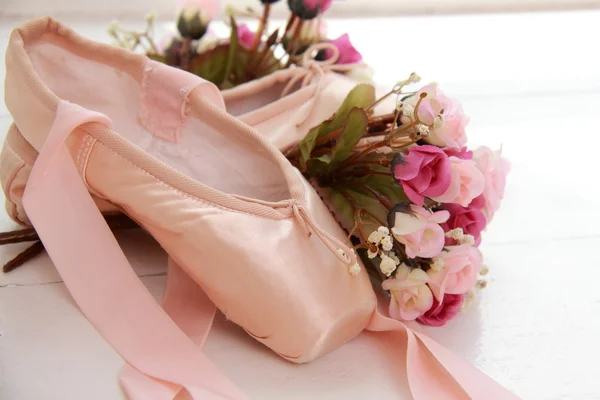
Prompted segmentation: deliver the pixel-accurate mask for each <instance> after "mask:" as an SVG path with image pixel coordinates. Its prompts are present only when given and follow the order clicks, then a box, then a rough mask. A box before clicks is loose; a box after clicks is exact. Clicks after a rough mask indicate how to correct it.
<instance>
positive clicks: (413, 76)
mask: <svg viewBox="0 0 600 400" xmlns="http://www.w3.org/2000/svg"><path fill="white" fill-rule="evenodd" d="M420 81H421V77H420V76H419V74H417V73H416V72H413V73H412V74H410V76H409V77H408V83H418V82H420Z"/></svg>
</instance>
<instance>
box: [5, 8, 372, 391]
mask: <svg viewBox="0 0 600 400" xmlns="http://www.w3.org/2000/svg"><path fill="white" fill-rule="evenodd" d="M5 93H6V103H7V107H8V109H9V111H10V113H11V115H12V116H13V118H14V121H15V125H16V126H17V127H18V128H19V132H20V133H21V135H22V136H23V138H25V140H26V142H24V141H22V140H21V139H20V138H19V136H20V135H18V134H16V132H15V131H14V130H12V131H11V133H10V134H9V137H8V138H7V142H6V145H5V148H4V155H3V157H2V159H3V161H2V168H4V166H5V165H8V164H10V163H15V162H17V160H16V158H18V157H14V158H12V159H11V158H10V157H11V155H10V154H11V149H12V148H13V147H18V148H19V149H21V150H22V149H24V148H26V149H27V151H28V152H29V153H30V155H31V157H30V159H29V160H27V161H25V160H23V163H24V165H25V164H26V165H28V167H27V168H32V171H31V174H30V176H29V177H28V181H27V184H26V186H25V187H19V188H17V187H15V186H13V185H14V180H13V183H12V184H11V183H10V179H3V183H4V184H5V186H7V188H5V190H6V193H7V194H8V195H9V196H8V197H7V198H8V199H9V200H8V201H11V200H10V193H13V192H15V191H17V190H23V189H24V192H25V194H24V196H23V209H17V210H16V211H15V212H14V213H13V216H15V217H17V218H18V219H20V220H22V221H23V222H26V221H27V220H29V221H30V222H31V223H32V225H33V226H34V227H35V228H36V230H37V231H38V233H39V235H40V237H41V238H42V241H43V242H44V244H45V246H46V249H47V250H48V253H49V254H50V256H51V258H52V259H53V261H54V262H55V264H56V267H57V269H58V270H59V272H60V273H61V275H62V276H63V279H64V280H65V283H66V284H67V286H68V287H69V289H70V291H71V293H72V295H73V297H74V298H75V300H76V301H77V302H78V304H79V306H80V307H81V309H82V311H83V312H84V313H85V314H86V315H87V317H88V318H89V319H90V320H91V321H92V323H94V324H95V325H96V327H97V328H98V329H99V330H100V332H101V333H103V334H104V333H105V332H111V331H113V330H114V331H115V332H117V333H115V332H112V333H106V335H105V338H106V339H107V340H108V341H109V342H111V344H113V346H115V348H116V349H117V351H119V352H120V353H121V355H123V357H124V358H125V359H126V360H127V361H129V362H130V363H131V364H132V365H133V366H134V367H136V368H137V369H140V370H143V368H141V367H140V366H139V365H138V364H136V362H138V363H139V362H140V361H139V360H138V359H136V356H135V355H132V354H130V351H131V349H130V347H131V346H132V343H131V341H132V340H133V338H128V339H123V337H122V335H123V334H124V332H127V329H129V328H131V325H132V324H133V325H135V323H134V322H132V321H134V320H135V318H140V317H139V315H130V314H127V313H126V312H125V311H128V312H129V311H131V312H133V310H129V309H128V308H127V304H132V302H134V300H131V299H128V298H127V296H129V294H128V291H129V289H127V288H123V290H124V293H123V296H124V297H119V296H118V295H117V296H116V297H117V298H118V299H119V300H120V301H123V302H124V303H125V304H119V303H117V302H116V301H115V299H112V300H111V301H106V298H110V297H111V295H112V294H111V284H110V282H113V283H114V284H117V283H118V284H121V282H115V281H116V280H117V279H118V278H117V276H111V277H105V278H104V279H105V280H108V281H109V282H107V283H106V286H105V287H104V289H105V290H106V292H104V291H101V290H100V288H99V287H96V286H95V285H96V284H97V285H98V286H100V287H102V286H103V284H102V283H100V282H99V281H97V282H91V281H90V280H89V277H88V278H83V274H91V275H94V274H96V275H98V273H99V271H100V270H101V269H102V268H103V267H102V265H98V266H97V268H99V270H98V271H95V270H94V268H92V266H93V264H105V263H107V264H112V265H123V264H126V260H124V259H123V257H122V253H121V252H120V250H119V249H118V248H111V247H109V248H107V249H104V248H100V247H99V246H100V244H102V243H104V244H105V245H107V246H109V243H110V246H112V247H114V246H113V245H114V244H115V243H114V239H110V240H109V239H106V240H104V239H103V234H102V232H103V231H104V234H106V233H107V232H105V231H106V229H105V228H106V226H104V227H102V224H103V222H102V221H99V220H97V217H98V216H99V215H100V213H99V212H98V208H97V207H96V206H95V205H94V203H93V202H91V198H90V196H89V195H88V194H87V191H89V192H90V193H92V194H93V195H94V196H95V197H96V198H98V199H102V200H103V201H105V202H108V203H110V204H112V205H113V206H114V207H115V208H116V209H118V210H121V211H123V212H124V213H126V214H127V215H128V216H130V217H131V218H132V219H134V220H135V221H137V222H138V223H139V224H140V225H141V226H142V227H144V228H145V229H146V230H147V231H148V232H150V233H151V234H152V235H153V236H154V237H155V239H156V240H157V241H158V242H159V243H160V244H161V245H162V247H163V248H164V249H165V250H166V251H167V252H168V253H169V255H170V256H171V258H172V259H173V260H174V261H175V262H176V263H177V265H178V266H179V267H181V269H182V270H183V271H185V273H186V274H187V275H188V276H190V277H191V278H192V279H193V280H194V281H195V282H197V283H198V284H199V285H200V286H201V287H202V289H203V290H204V292H205V293H206V294H207V295H208V297H209V298H210V300H212V301H213V302H214V303H215V304H216V305H217V307H218V308H219V309H220V310H221V311H222V312H223V313H224V314H225V315H226V316H227V318H228V319H230V320H232V321H233V322H235V323H237V324H239V325H240V326H242V327H243V328H244V329H246V330H247V331H248V333H250V334H251V335H252V336H254V337H255V338H256V339H257V340H259V341H260V342H262V343H264V344H265V345H267V346H269V347H270V348H272V349H273V350H274V351H275V352H277V353H278V354H280V355H281V356H282V357H284V358H286V359H288V360H290V361H293V362H306V361H310V360H312V359H314V358H316V357H318V356H319V355H321V354H324V353H326V352H328V351H331V350H332V349H334V348H336V347H338V346H340V345H342V344H343V343H345V342H346V341H348V340H349V339H351V338H352V337H354V336H356V335H357V334H358V333H359V332H360V331H361V330H363V329H364V327H365V326H366V325H367V324H368V322H369V320H370V318H371V314H372V311H373V309H374V306H375V296H374V294H373V292H372V289H371V286H370V283H369V279H368V276H367V274H366V272H364V271H361V270H360V267H359V266H358V264H357V258H356V255H355V254H354V251H353V250H352V249H351V247H349V244H348V242H347V240H346V234H345V233H344V232H343V230H342V229H341V228H340V227H339V226H338V224H337V223H336V221H335V220H334V219H333V217H332V216H331V214H330V213H329V211H328V210H327V208H326V207H325V206H324V204H323V203H322V202H321V200H320V199H319V197H318V196H317V194H316V193H315V191H314V190H313V189H312V187H311V186H310V185H309V184H308V183H307V182H306V181H305V180H304V178H303V177H302V175H301V174H300V173H299V172H298V171H297V170H296V169H295V168H294V167H293V166H292V165H291V164H290V163H289V162H288V160H287V159H286V158H285V157H284V156H283V155H282V154H281V152H279V151H278V150H277V149H276V148H275V147H274V146H273V145H272V144H270V143H269V142H268V141H267V140H265V138H263V137H262V136H261V135H260V134H258V133H257V132H256V131H255V130H253V129H252V128H251V127H249V126H248V125H246V124H244V123H243V122H241V121H239V120H238V119H236V118H233V117H232V116H230V115H229V114H227V113H226V112H225V109H224V102H223V99H222V97H221V94H220V92H219V91H218V90H217V89H216V87H215V86H213V85H212V84H210V83H208V82H205V81H203V80H202V79H200V78H198V77H196V76H194V75H191V74H189V73H186V72H183V71H180V70H176V69H173V68H170V67H168V66H165V65H162V64H159V63H156V62H153V61H150V60H148V59H147V58H146V57H143V56H139V55H135V54H131V53H129V52H127V51H124V50H121V49H117V48H113V47H110V46H106V45H102V44H98V43H93V42H90V41H88V40H85V39H83V38H81V37H80V36H78V35H77V34H75V33H74V32H72V31H71V30H69V29H68V28H66V27H64V26H62V25H61V24H59V23H58V22H56V21H54V20H52V19H50V18H43V19H38V20H35V21H32V22H30V23H28V24H26V25H24V26H23V27H21V28H19V29H17V30H15V31H14V32H13V33H12V35H11V39H10V42H9V45H8V52H7V76H6V92H5ZM36 151H37V152H39V153H40V154H39V155H38V156H37V159H36V160H35V163H34V164H33V166H32V167H30V165H31V164H30V163H31V161H33V158H34V156H35V154H34V152H36ZM0 175H1V174H0ZM3 178H6V177H5V176H4V175H3ZM84 192H85V195H84V194H83V193H84ZM55 195H56V196H55ZM78 196H79V197H78ZM81 196H82V197H81ZM86 196H87V199H86ZM65 202H66V203H67V204H64V203H65ZM61 211H64V213H61ZM25 215H26V216H25ZM73 216H76V217H77V218H75V219H73V218H74V217H73ZM95 228H97V231H96V230H94V229H95ZM65 230H67V231H68V232H64V231H65ZM70 232H77V234H76V235H73V236H74V237H73V238H72V240H74V241H75V242H71V243H66V242H65V240H66V238H67V237H68V236H70V235H72V234H71V233H70ZM108 235H110V232H108ZM60 236H63V239H62V240H56V239H53V238H57V237H60ZM95 241H97V243H95ZM79 242H82V243H79ZM84 250H86V251H84ZM74 263H78V264H79V265H77V267H76V266H75V265H73V264H74ZM113 268H114V267H113ZM123 268H128V266H127V265H125V266H123ZM84 271H85V272H84ZM115 271H116V269H115ZM351 272H352V273H351ZM108 273H109V272H108V271H107V270H106V269H104V272H103V274H108ZM115 273H117V272H115ZM118 273H119V274H120V275H122V274H124V273H125V272H123V271H120V272H118ZM127 273H128V274H131V273H132V272H131V270H130V269H129V272H127ZM90 285H91V287H90ZM138 285H139V281H138ZM303 292H305V293H310V295H309V296H301V294H302V293H303ZM94 294H95V295H96V296H97V297H93V296H94ZM117 294H118V291H117ZM332 294H333V295H332ZM144 295H147V296H149V295H148V294H144ZM140 296H142V294H140ZM103 299H104V300H103ZM140 301H141V300H140ZM103 302H106V304H103ZM107 307H110V309H111V312H110V313H111V314H112V316H111V318H108V319H106V318H103V317H102V316H103V315H104V314H105V313H107V312H108V310H107V309H106V308H107ZM121 311H122V312H123V314H122V315H119V314H120V312H121ZM144 312H145V310H144V309H139V310H138V311H137V312H136V313H137V314H143V313H144ZM121 317H122V318H121ZM132 330H133V331H135V327H134V328H132ZM138 333H139V332H138ZM119 335H120V336H119ZM161 368H163V369H164V367H161ZM152 376H154V375H152ZM154 377H155V378H158V379H164V380H168V379H166V377H165V376H154ZM179 383H181V382H179Z"/></svg>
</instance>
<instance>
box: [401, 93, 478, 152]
mask: <svg viewBox="0 0 600 400" xmlns="http://www.w3.org/2000/svg"><path fill="white" fill-rule="evenodd" d="M421 93H427V97H425V98H424V99H423V100H422V101H421V105H420V106H419V115H418V116H419V119H420V120H421V121H423V122H424V123H426V124H429V125H432V124H433V123H434V121H435V118H436V117H437V116H438V114H439V113H440V112H441V111H442V110H444V114H443V116H444V123H443V124H442V125H441V126H438V127H434V128H432V129H431V130H430V131H429V135H428V136H427V137H426V138H425V141H426V142H427V143H431V144H434V145H436V146H440V147H452V148H455V149H457V150H460V149H461V148H462V147H463V146H464V145H465V143H467V135H466V133H465V127H466V126H467V123H468V122H469V118H468V117H467V116H466V115H465V114H464V113H463V109H462V106H461V105H460V103H459V102H458V101H456V100H454V99H451V98H449V97H447V96H446V95H445V94H444V92H442V91H441V90H440V89H438V87H437V85H435V84H430V85H427V86H425V87H423V88H422V89H421V90H419V91H418V92H417V94H416V95H415V96H413V97H412V98H411V100H410V101H411V103H414V104H416V102H417V101H418V100H419V96H420V95H421Z"/></svg>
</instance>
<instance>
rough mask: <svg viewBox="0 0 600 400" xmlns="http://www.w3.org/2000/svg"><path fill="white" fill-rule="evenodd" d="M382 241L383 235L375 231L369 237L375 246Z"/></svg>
mask: <svg viewBox="0 0 600 400" xmlns="http://www.w3.org/2000/svg"><path fill="white" fill-rule="evenodd" d="M381 239H383V234H382V233H381V232H379V231H373V232H372V233H371V234H370V235H369V242H371V243H373V244H379V242H381Z"/></svg>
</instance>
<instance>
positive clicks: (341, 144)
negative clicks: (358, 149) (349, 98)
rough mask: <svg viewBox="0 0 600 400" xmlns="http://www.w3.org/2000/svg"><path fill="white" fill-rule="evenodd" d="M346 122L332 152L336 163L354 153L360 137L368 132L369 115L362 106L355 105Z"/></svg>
mask: <svg viewBox="0 0 600 400" xmlns="http://www.w3.org/2000/svg"><path fill="white" fill-rule="evenodd" d="M332 123H333V122H332ZM344 123H345V124H344V129H343V130H342V133H341V134H340V135H339V136H338V138H337V140H336V143H335V147H334V148H333V151H332V152H331V158H332V160H333V164H334V165H338V164H340V163H341V162H342V161H344V160H346V159H347V158H348V157H349V156H350V155H351V154H352V150H354V147H355V146H356V145H357V144H358V142H359V141H360V139H361V138H362V137H363V136H364V135H366V134H367V130H368V126H369V117H368V116H367V113H366V112H365V110H363V109H362V108H358V107H353V108H352V109H351V110H350V112H349V113H348V117H347V118H346V120H345V121H344Z"/></svg>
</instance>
